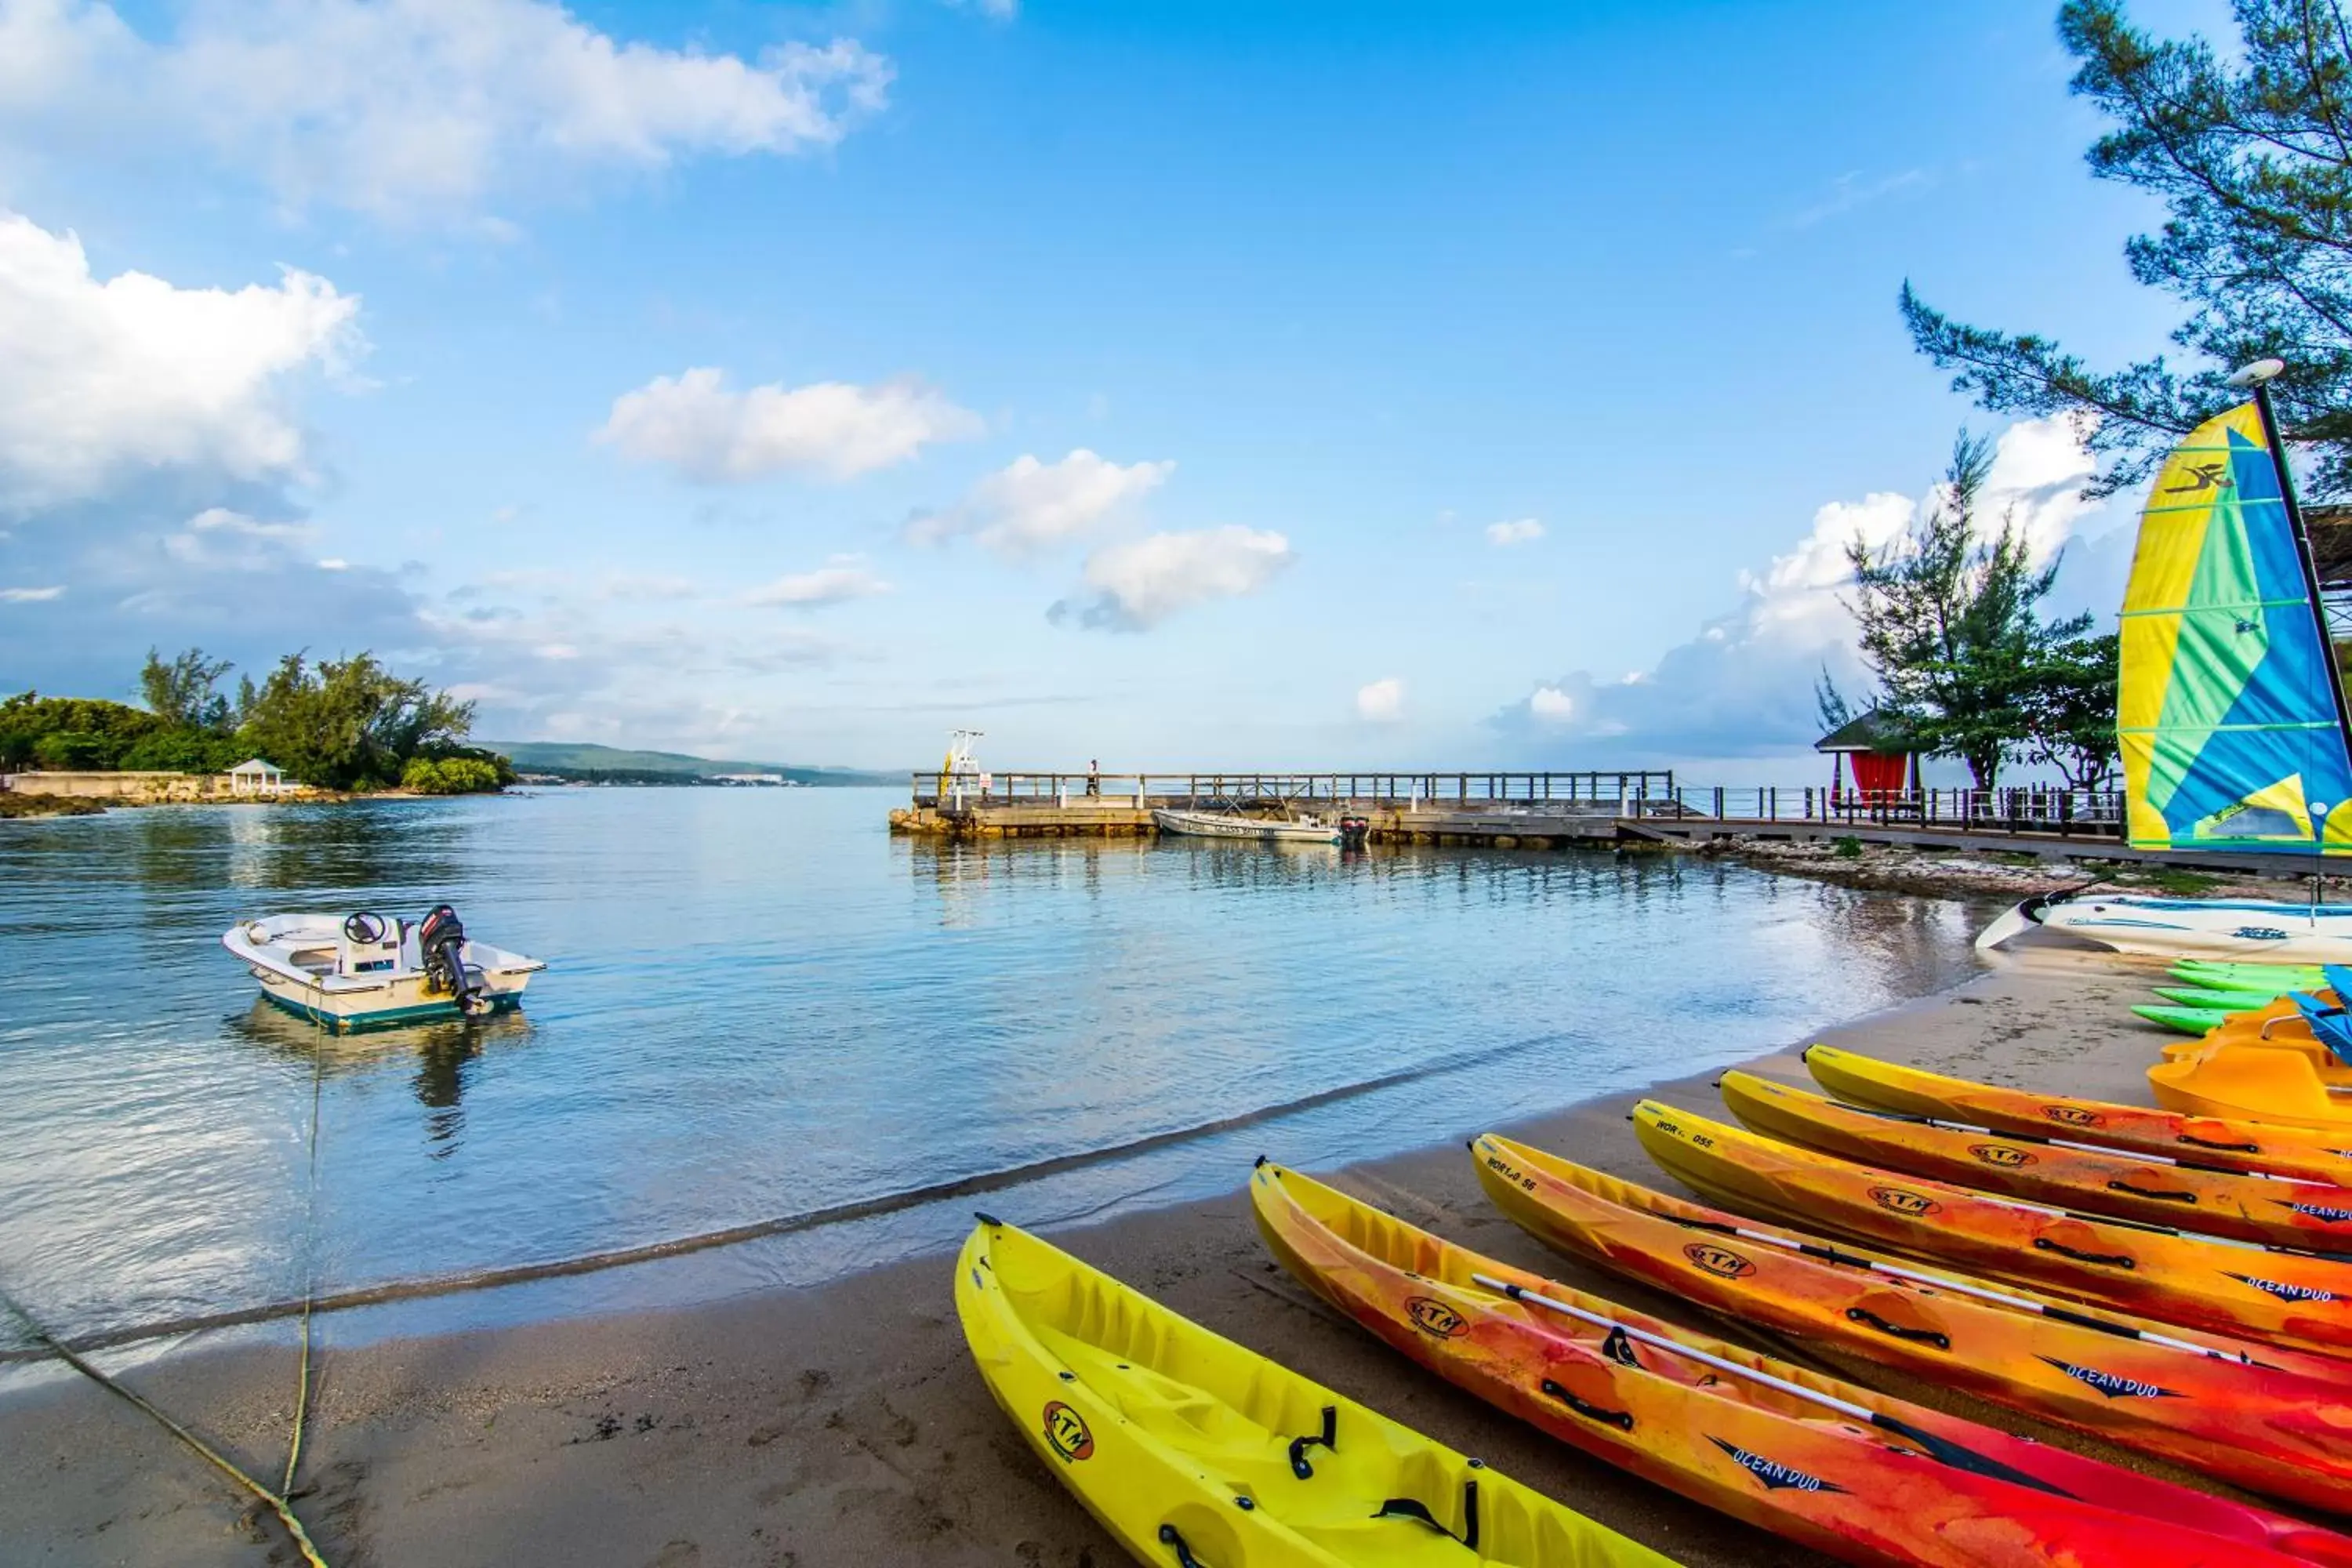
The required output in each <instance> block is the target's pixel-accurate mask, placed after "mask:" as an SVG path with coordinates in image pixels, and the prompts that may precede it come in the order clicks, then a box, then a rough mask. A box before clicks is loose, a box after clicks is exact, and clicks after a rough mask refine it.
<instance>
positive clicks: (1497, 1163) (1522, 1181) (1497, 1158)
mask: <svg viewBox="0 0 2352 1568" xmlns="http://www.w3.org/2000/svg"><path fill="white" fill-rule="evenodd" d="M1486 1169H1488V1170H1490V1171H1492V1172H1494V1173H1495V1174H1496V1175H1498V1176H1500V1177H1502V1178H1503V1180H1505V1181H1507V1182H1509V1183H1512V1184H1515V1185H1517V1186H1519V1187H1523V1188H1525V1189H1526V1190H1527V1191H1528V1192H1534V1191H1535V1190H1536V1179H1535V1178H1534V1177H1533V1176H1522V1175H1521V1174H1519V1173H1517V1171H1514V1170H1513V1169H1511V1167H1510V1166H1509V1165H1508V1164H1507V1163H1505V1161H1504V1160H1503V1157H1502V1156H1501V1155H1499V1154H1489V1155H1487V1156H1486Z"/></svg>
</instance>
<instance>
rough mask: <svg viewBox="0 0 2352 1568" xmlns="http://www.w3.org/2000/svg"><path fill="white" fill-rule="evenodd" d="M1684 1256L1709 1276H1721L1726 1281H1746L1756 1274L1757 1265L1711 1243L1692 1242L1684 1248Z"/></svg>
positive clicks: (1726, 1248)
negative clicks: (1704, 1270)
mask: <svg viewBox="0 0 2352 1568" xmlns="http://www.w3.org/2000/svg"><path fill="white" fill-rule="evenodd" d="M1683 1256H1684V1257H1685V1258H1689V1259H1690V1260H1691V1261H1692V1262H1693V1263H1696V1264H1697V1265H1698V1266H1699V1267H1700V1268H1704V1269H1706V1271H1707V1272H1708V1273H1709V1274H1720V1275H1721V1276H1723V1278H1725V1279H1747V1278H1748V1276H1749V1275H1750V1274H1753V1273H1755V1272H1756V1265H1754V1264H1753V1263H1750V1262H1748V1259H1746V1258H1742V1257H1740V1256H1739V1254H1738V1253H1736V1252H1734V1251H1732V1250H1731V1248H1729V1247H1717V1246H1716V1245H1715V1243H1713V1242H1711V1241H1694V1242H1692V1243H1691V1244H1690V1245H1689V1246H1687V1247H1684V1248H1683Z"/></svg>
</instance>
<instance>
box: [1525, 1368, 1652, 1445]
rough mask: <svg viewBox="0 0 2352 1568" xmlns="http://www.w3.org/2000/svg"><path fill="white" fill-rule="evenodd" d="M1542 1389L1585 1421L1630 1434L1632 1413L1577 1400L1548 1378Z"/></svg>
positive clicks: (1586, 1400) (1573, 1395)
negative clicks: (1604, 1408)
mask: <svg viewBox="0 0 2352 1568" xmlns="http://www.w3.org/2000/svg"><path fill="white" fill-rule="evenodd" d="M1542 1387H1543V1391H1544V1392H1545V1393H1546V1394H1550V1395H1551V1396H1552V1397H1553V1398H1554V1399H1557V1400H1559V1402H1560V1403H1561V1404H1562V1405H1567V1406H1568V1407H1569V1408H1570V1410H1573V1411H1575V1412H1576V1413H1577V1414H1578V1415H1581V1416H1583V1417H1584V1418H1585V1419H1586V1420H1587V1421H1598V1422H1600V1423H1601V1424H1602V1425H1603V1426H1614V1427H1616V1428H1617V1429H1618V1430H1619V1431H1621V1432H1631V1431H1632V1430H1633V1412H1632V1411H1630V1410H1603V1409H1602V1408H1601V1406H1599V1405H1595V1404H1593V1403H1592V1402H1591V1400H1589V1399H1579V1398H1578V1397H1577V1396H1576V1395H1575V1394H1570V1392H1569V1391H1568V1390H1567V1389H1565V1388H1562V1387H1561V1386H1560V1385H1559V1384H1556V1383H1554V1382H1553V1381H1552V1380H1551V1379H1549V1378H1545V1379H1544V1380H1543V1384H1542Z"/></svg>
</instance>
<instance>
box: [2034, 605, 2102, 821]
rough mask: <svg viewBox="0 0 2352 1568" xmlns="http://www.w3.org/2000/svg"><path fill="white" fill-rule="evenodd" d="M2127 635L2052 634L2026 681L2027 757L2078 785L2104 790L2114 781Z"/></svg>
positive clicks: (2083, 787)
mask: <svg viewBox="0 0 2352 1568" xmlns="http://www.w3.org/2000/svg"><path fill="white" fill-rule="evenodd" d="M2122 642H2123V639H2122V638H2121V637H2117V636H2116V634H2115V633H2114V632H2108V633H2106V634H2105V636H2102V637H2090V636H2076V637H2052V638H2050V639H2049V640H2048V641H2047V643H2046V644H2045V645H2044V646H2043V647H2042V648H2041V650H2040V651H2039V653H2038V655H2037V657H2036V658H2035V659H2034V661H2033V665H2032V672H2031V679H2028V681H2027V682H2026V688H2025V710H2026V719H2027V723H2026V731H2025V735H2024V737H2023V742H2022V749H2023V751H2024V753H2025V755H2026V756H2028V757H2029V758H2031V759H2032V760H2033V761H2034V762H2037V763H2042V764H2044V765H2045V766H2048V767H2052V768H2055V769H2056V770H2057V771H2058V773H2060V774H2061V775H2063V777H2064V778H2065V780H2066V782H2067V783H2068V784H2072V785H2073V786H2074V787H2075V788H2076V789H2103V788H2105V787H2106V786H2107V785H2108V784H2112V783H2113V782H2114V780H2115V776H2116V768H2117V766H2118V765H2119V763H2120V760H2121V759H2120V756H2119V754H2118V752H2117V751H2116V681H2117V678H2118V675H2119V673H2120V670H2121V659H2122Z"/></svg>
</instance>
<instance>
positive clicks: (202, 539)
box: [163, 506, 342, 572]
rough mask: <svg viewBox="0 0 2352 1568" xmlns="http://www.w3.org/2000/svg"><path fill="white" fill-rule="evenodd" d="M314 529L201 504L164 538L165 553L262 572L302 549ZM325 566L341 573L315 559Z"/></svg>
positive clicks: (193, 563)
mask: <svg viewBox="0 0 2352 1568" xmlns="http://www.w3.org/2000/svg"><path fill="white" fill-rule="evenodd" d="M315 536H316V531H315V530H313V529H311V528H310V526H309V525H308V524H305V523H299V522H263V521H259V520H258V519H257V518H251V517H247V515H246V514H245V513H243V512H241V511H231V510H229V509H228V508H226V507H225V506H213V507H206V508H205V510H202V511H200V512H198V513H196V515H195V516H194V517H192V518H190V519H188V521H187V523H186V525H185V526H184V527H183V528H182V529H181V530H180V531H178V532H176V533H168V534H165V535H164V536H163V550H164V552H165V553H166V554H168V555H170V556H171V558H172V559H173V560H174V561H177V562H180V563H183V564H184V565H189V566H209V567H214V568H217V569H221V570H225V571H232V572H263V571H268V570H271V569H273V568H276V567H278V566H283V565H285V564H287V563H289V560H290V559H292V558H293V557H295V556H298V555H300V554H302V553H303V546H305V545H308V544H309V543H310V542H311V541H312V539H313V538H314V537H315ZM317 564H319V565H320V566H321V567H325V569H326V570H328V571H331V572H333V571H341V569H342V563H340V562H338V563H335V564H334V565H332V566H329V565H328V564H327V563H325V562H323V561H321V562H319V563H317Z"/></svg>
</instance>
